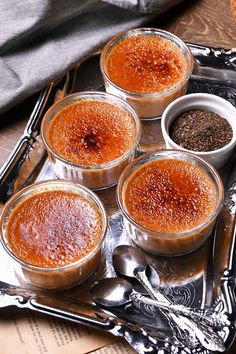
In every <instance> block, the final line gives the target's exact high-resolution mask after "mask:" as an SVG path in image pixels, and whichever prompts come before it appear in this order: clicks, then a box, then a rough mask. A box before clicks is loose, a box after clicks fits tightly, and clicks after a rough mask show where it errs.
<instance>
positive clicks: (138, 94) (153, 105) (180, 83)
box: [100, 28, 193, 119]
mask: <svg viewBox="0 0 236 354" xmlns="http://www.w3.org/2000/svg"><path fill="white" fill-rule="evenodd" d="M100 68H101V72H102V75H103V78H104V82H105V88H106V91H107V92H109V93H112V94H114V95H116V96H118V97H121V98H123V99H125V100H126V101H127V102H128V103H129V104H130V105H131V106H132V107H133V108H134V110H135V111H136V113H137V114H138V116H139V117H140V118H141V119H155V118H159V117H161V115H162V113H163V111H164V109H165V108H166V107H167V106H168V104H169V103H170V102H172V101H173V100H174V99H175V98H177V97H179V96H182V95H184V94H185V93H186V91H187V86H188V80H189V77H190V75H191V73H192V70H193V57H192V54H191V52H190V50H189V48H188V47H187V45H186V44H185V43H184V42H183V41H182V40H181V39H179V38H178V37H176V36H175V35H173V34H171V33H169V32H166V31H163V30H159V29H155V28H138V29H133V30H129V31H126V32H122V33H120V34H118V35H117V36H115V37H114V38H112V39H111V40H110V41H109V42H108V43H107V44H106V45H105V47H104V49H103V51H102V53H101V59H100Z"/></svg>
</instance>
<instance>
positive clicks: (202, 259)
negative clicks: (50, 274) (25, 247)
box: [0, 55, 236, 354]
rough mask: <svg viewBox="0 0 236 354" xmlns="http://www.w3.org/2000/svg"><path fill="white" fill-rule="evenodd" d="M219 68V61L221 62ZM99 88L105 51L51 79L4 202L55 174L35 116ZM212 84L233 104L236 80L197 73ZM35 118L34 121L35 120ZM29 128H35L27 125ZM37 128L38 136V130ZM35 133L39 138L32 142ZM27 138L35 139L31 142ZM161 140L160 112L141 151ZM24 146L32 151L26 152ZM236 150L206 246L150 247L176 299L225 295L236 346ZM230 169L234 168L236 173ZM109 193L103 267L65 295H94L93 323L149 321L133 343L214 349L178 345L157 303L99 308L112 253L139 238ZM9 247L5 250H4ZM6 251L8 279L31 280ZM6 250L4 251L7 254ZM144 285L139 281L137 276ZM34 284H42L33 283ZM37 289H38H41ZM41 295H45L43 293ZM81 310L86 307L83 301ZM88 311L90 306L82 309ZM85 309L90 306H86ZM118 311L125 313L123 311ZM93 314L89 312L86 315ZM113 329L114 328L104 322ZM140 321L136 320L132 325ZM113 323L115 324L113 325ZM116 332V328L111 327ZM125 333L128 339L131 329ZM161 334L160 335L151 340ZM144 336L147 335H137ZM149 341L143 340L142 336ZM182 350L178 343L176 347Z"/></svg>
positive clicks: (4, 185) (166, 349) (192, 301)
mask: <svg viewBox="0 0 236 354" xmlns="http://www.w3.org/2000/svg"><path fill="white" fill-rule="evenodd" d="M217 70H219V69H217ZM87 90H96V91H104V86H103V80H102V76H101V73H100V70H99V55H94V56H91V57H89V58H87V59H86V60H85V61H83V62H82V63H80V64H79V65H78V66H77V67H76V68H74V69H73V70H71V71H70V72H69V73H68V74H67V75H66V76H65V77H64V78H62V80H61V81H60V82H58V83H56V84H53V85H51V86H50V87H49V88H47V89H46V90H45V91H43V92H42V93H41V94H40V97H39V100H38V102H37V104H36V107H35V111H34V112H32V115H31V122H33V128H32V126H31V130H30V131H29V129H28V133H25V140H24V141H23V142H22V141H21V146H20V142H19V143H18V145H19V146H20V148H19V149H18V151H15V155H14V154H13V155H12V156H11V158H10V160H9V161H8V162H7V163H6V164H5V166H4V168H3V169H2V171H1V174H0V182H1V184H0V198H1V200H0V202H1V203H2V204H4V203H5V201H6V200H7V199H8V197H9V196H10V195H11V194H12V193H13V192H15V191H16V190H17V189H20V188H22V187H23V186H24V185H26V184H29V183H32V182H33V181H35V180H43V179H50V178H53V173H52V170H51V166H50V162H49V161H48V160H47V159H46V155H45V150H44V148H43V147H42V142H41V138H40V134H39V131H40V123H41V118H40V119H38V120H37V119H35V115H38V116H39V117H42V115H43V113H44V112H45V110H46V109H47V108H48V107H49V106H50V105H51V104H52V103H53V101H55V100H56V99H58V97H63V96H65V95H66V94H69V93H73V92H77V91H87ZM192 92H207V93H213V94H216V95H219V96H221V97H223V98H225V99H227V100H228V101H230V102H231V103H232V104H233V105H235V106H236V81H235V82H232V81H230V80H223V81H222V80H219V78H217V77H216V78H207V77H202V76H198V75H193V76H192V77H191V79H190V84H189V89H188V93H192ZM29 126H30V123H28V128H29ZM26 132H27V129H26ZM32 133H34V136H33V134H32ZM29 139H31V145H30V144H29ZM25 141H27V144H25ZM156 148H164V142H163V140H162V136H161V130H160V120H155V121H147V122H144V123H143V136H142V140H141V144H140V147H139V151H138V153H142V152H144V151H147V150H150V149H156ZM22 151H23V152H24V153H22ZM234 161H235V156H233V158H232V159H231V161H229V162H228V163H227V164H226V165H225V166H224V167H223V168H222V170H221V171H220V173H221V175H222V178H223V181H224V184H225V186H226V197H225V205H224V207H223V210H222V212H221V215H220V216H219V220H218V224H217V227H216V229H215V232H214V234H212V236H211V238H210V239H209V240H208V242H206V243H205V244H204V245H203V246H202V247H201V248H200V249H198V250H197V251H195V252H193V253H191V254H188V255H184V256H181V257H163V256H153V255H151V254H147V253H146V257H147V258H148V262H149V264H150V265H152V266H153V267H154V268H155V269H156V270H157V271H158V273H159V275H160V280H161V285H160V286H161V290H162V292H163V293H164V294H165V295H166V296H167V297H168V298H169V299H170V300H172V301H173V302H174V303H178V304H182V305H186V306H190V307H197V308H205V307H208V306H212V304H213V303H214V302H215V301H217V300H219V299H221V300H222V301H223V303H224V306H225V311H226V312H227V313H229V314H230V315H231V321H232V326H231V327H229V328H228V327H227V328H225V329H224V330H223V331H222V333H221V335H222V337H223V338H224V342H225V345H226V348H227V347H229V346H230V344H231V342H232V341H233V339H234V336H235V327H234V322H235V314H234V312H235V297H234V282H235V280H234V279H235V274H236V272H235V271H236V270H235V264H234V263H235V262H234V257H235V247H234V242H235V201H236V189H235V188H236V187H235V183H236V169H235V168H234ZM229 176H231V177H230V178H229ZM97 194H98V195H99V197H100V198H101V199H102V201H103V203H104V205H105V208H106V210H107V213H108V216H109V226H110V233H109V236H108V237H107V239H106V241H105V243H104V247H103V254H104V258H103V261H102V264H101V266H100V268H99V270H98V271H97V272H96V273H95V274H93V275H92V276H91V277H90V279H89V281H87V282H86V284H84V285H81V286H78V287H76V288H74V289H71V290H67V291H65V292H63V298H66V299H70V300H71V301H72V302H73V303H74V304H76V303H78V306H79V304H82V303H86V304H88V305H89V306H90V310H91V314H90V316H88V318H87V322H86V318H85V322H83V321H82V320H81V323H85V324H88V325H92V326H94V327H97V328H101V327H100V326H99V325H98V324H97V325H96V323H95V324H94V323H92V321H91V317H92V318H93V317H94V318H96V319H97V318H105V319H106V318H107V319H108V318H110V316H114V318H115V319H116V318H118V319H119V318H121V319H123V320H124V322H122V321H121V323H123V325H122V324H121V328H122V326H123V327H124V328H125V323H127V324H129V323H130V322H131V323H138V325H139V326H141V328H142V326H143V327H145V328H148V329H149V330H148V331H149V334H148V336H147V335H146V334H145V333H143V332H142V329H138V330H137V333H136V335H135V333H134V332H135V330H134V331H133V332H132V333H133V334H132V335H133V339H132V340H128V341H129V342H130V344H131V345H133V347H134V348H135V349H136V350H137V352H140V353H153V354H154V353H172V352H173V353H176V354H177V353H202V354H203V353H204V354H206V353H210V352H209V351H207V350H203V349H201V348H198V349H194V350H192V351H190V350H188V348H182V349H178V348H173V347H172V345H171V333H170V329H169V327H168V324H167V323H166V321H165V319H164V318H162V316H161V313H160V316H156V315H153V312H152V311H151V309H150V311H149V313H150V316H149V317H147V318H143V316H142V315H140V313H139V312H138V311H137V310H135V309H134V308H132V307H131V308H129V309H126V308H125V307H123V308H121V309H114V311H113V312H112V314H111V313H108V312H107V311H105V310H103V309H97V308H96V306H94V304H93V302H92V299H91V296H90V293H89V288H90V286H91V285H92V284H93V283H94V282H95V281H96V280H98V279H99V278H103V277H111V276H117V275H116V273H115V270H114V268H113V266H112V253H113V250H114V248H115V247H116V246H118V245H120V244H132V242H131V241H130V239H129V238H128V236H127V234H126V231H125V229H124V227H123V220H122V216H121V214H120V212H119V210H118V209H117V205H116V198H115V194H116V188H115V187H112V188H110V189H107V190H104V191H99V192H97ZM2 252H3V250H0V253H1V254H2ZM6 257H7V256H6V255H4V256H3V257H2V260H1V261H0V266H4V267H5V268H4V274H3V276H2V279H1V280H2V281H6V282H10V283H11V284H12V285H17V286H19V285H20V286H23V287H26V288H27V284H24V283H23V282H22V281H19V278H18V277H16V276H15V273H14V268H13V267H12V266H11V264H10V263H9V264H10V265H9V266H6V262H5V260H6ZM0 258H1V257H0ZM133 285H134V287H135V288H137V289H139V290H140V288H139V286H138V284H136V283H134V284H133ZM32 291H34V290H32ZM36 293H37V291H36ZM38 301H39V303H40V296H39V300H38ZM77 313H78V316H79V314H80V311H79V307H78V311H77ZM81 314H83V311H82V310H81ZM83 315H84V314H83ZM116 316H117V317H116ZM85 317H86V316H85ZM103 329H105V330H109V329H108V328H103ZM132 330H133V329H132V328H131V331H132ZM109 331H111V330H109ZM111 332H112V331H111ZM113 333H114V334H116V335H122V336H124V337H125V338H126V339H127V336H126V335H125V334H122V333H120V334H117V333H115V332H113ZM149 337H151V338H154V340H155V343H152V341H150V338H149ZM137 338H139V339H137ZM140 343H141V344H140ZM174 350H175V351H174Z"/></svg>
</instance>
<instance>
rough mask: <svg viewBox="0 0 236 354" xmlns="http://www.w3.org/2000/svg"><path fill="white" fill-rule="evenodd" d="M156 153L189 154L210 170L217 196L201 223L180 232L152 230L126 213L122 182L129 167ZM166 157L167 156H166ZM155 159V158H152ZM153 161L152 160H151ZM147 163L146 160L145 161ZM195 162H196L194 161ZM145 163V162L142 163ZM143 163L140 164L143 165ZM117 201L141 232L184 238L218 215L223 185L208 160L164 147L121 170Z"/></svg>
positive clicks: (221, 201)
mask: <svg viewBox="0 0 236 354" xmlns="http://www.w3.org/2000/svg"><path fill="white" fill-rule="evenodd" d="M158 154H161V155H168V154H174V155H188V156H190V158H194V159H196V160H197V161H198V160H199V161H200V162H201V163H202V164H203V165H204V164H205V165H206V166H205V167H207V169H208V170H209V171H210V173H211V175H213V176H214V183H215V184H216V186H217V187H216V189H218V191H217V190H216V192H217V193H218V198H217V200H216V205H215V206H214V209H213V210H212V212H211V214H210V216H209V218H208V220H206V221H204V222H202V223H201V224H199V225H197V226H196V227H194V228H192V229H191V230H185V231H182V232H158V231H154V230H150V229H148V228H146V227H144V226H142V225H140V224H139V223H137V222H136V221H135V220H134V219H133V218H132V217H131V216H130V215H129V213H128V211H127V210H126V208H125V205H124V200H123V187H124V183H125V181H126V178H127V174H128V173H129V171H130V170H131V168H132V167H133V166H135V165H136V163H138V162H140V161H141V160H143V159H146V158H149V157H151V156H156V155H158ZM167 158H168V157H167ZM154 160H155V159H154ZM151 161H153V160H151ZM146 163H148V162H146ZM195 163H196V162H195ZM144 164H145V163H144ZM144 164H143V165H142V166H144ZM200 168H202V169H203V167H202V166H201V167H200ZM116 196H117V198H116V199H117V203H118V207H119V209H120V210H121V213H122V214H123V215H124V217H125V218H126V219H127V220H128V221H129V222H130V223H131V224H132V225H133V226H135V227H136V228H137V229H139V230H141V231H142V232H145V233H148V234H149V235H150V236H152V237H156V238H163V239H168V238H172V239H179V238H184V237H188V236H191V234H193V233H196V232H200V231H201V230H202V229H204V228H205V227H207V226H208V225H209V224H210V223H211V222H212V221H213V220H214V219H215V217H216V216H217V215H218V213H219V211H220V209H221V207H222V206H223V202H224V187H223V183H222V180H221V178H220V175H219V173H218V172H217V171H216V169H215V168H214V167H213V166H212V165H211V164H209V163H208V162H206V161H205V160H203V159H202V158H200V157H198V156H195V155H194V154H193V153H191V152H185V151H181V150H175V149H166V150H154V151H150V152H148V153H146V154H143V155H141V156H139V157H137V158H136V159H135V160H133V161H132V162H131V163H130V164H129V165H128V166H127V167H126V168H125V169H124V171H123V172H122V174H121V176H120V179H119V181H118V185H117V194H116Z"/></svg>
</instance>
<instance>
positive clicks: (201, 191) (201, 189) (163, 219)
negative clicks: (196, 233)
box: [125, 159, 216, 233]
mask: <svg viewBox="0 0 236 354" xmlns="http://www.w3.org/2000/svg"><path fill="white" fill-rule="evenodd" d="M215 205H216V193H215V187H214V184H213V182H212V181H211V179H210V178H209V177H208V176H207V174H206V173H205V172H204V171H203V170H202V169H201V168H200V167H198V166H195V165H194V164H191V163H190V162H187V161H181V160H175V159H163V160H158V161H153V162H150V163H147V164H146V165H144V166H142V167H140V168H139V169H138V170H137V171H136V172H135V173H134V175H133V176H132V177H131V178H130V179H129V180H128V182H127V186H126V189H125V206H126V208H127V211H128V213H129V215H130V216H131V217H132V218H133V219H134V220H135V222H137V223H138V224H139V225H141V226H143V227H145V228H147V229H149V230H152V231H156V232H160V233H179V232H183V231H187V230H191V229H194V228H195V227H196V226H198V225H201V224H202V223H204V222H205V221H206V220H207V219H208V218H209V215H210V214H211V213H212V210H213V209H214V207H215Z"/></svg>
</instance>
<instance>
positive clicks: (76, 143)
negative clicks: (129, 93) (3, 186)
mask: <svg viewBox="0 0 236 354" xmlns="http://www.w3.org/2000/svg"><path fill="white" fill-rule="evenodd" d="M42 136H43V140H44V143H45V145H46V148H47V150H48V154H49V157H50V159H51V161H52V165H53V169H54V171H55V175H56V176H57V177H59V178H64V179H70V180H74V181H76V182H79V183H81V184H83V185H85V186H87V187H89V188H93V189H100V188H106V187H109V186H111V185H113V184H115V183H117V180H118V178H119V175H120V174H121V172H122V170H123V169H124V167H125V166H126V165H127V164H128V163H129V162H130V161H131V160H132V159H133V156H134V154H135V151H136V147H137V144H138V141H139V137H140V123H139V120H138V118H137V116H136V114H135V113H134V111H133V110H132V108H131V107H129V106H128V105H127V104H126V102H123V101H122V100H120V99H118V98H116V97H113V96H110V95H108V94H105V93H98V92H85V93H79V94H74V95H71V96H67V97H66V98H65V99H63V100H61V101H60V102H59V103H56V104H55V105H54V106H53V107H52V108H51V109H50V110H49V111H48V112H47V113H46V116H45V117H44V121H43V124H42Z"/></svg>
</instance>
